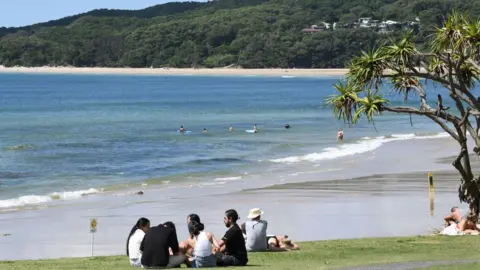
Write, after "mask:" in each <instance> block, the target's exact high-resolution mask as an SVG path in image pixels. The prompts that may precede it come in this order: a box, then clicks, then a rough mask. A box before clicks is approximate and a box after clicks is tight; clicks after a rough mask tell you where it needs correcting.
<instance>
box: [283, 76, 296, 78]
mask: <svg viewBox="0 0 480 270" xmlns="http://www.w3.org/2000/svg"><path fill="white" fill-rule="evenodd" d="M282 78H284V79H290V78H295V76H282Z"/></svg>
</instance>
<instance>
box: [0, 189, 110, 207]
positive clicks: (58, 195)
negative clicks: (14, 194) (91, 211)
mask: <svg viewBox="0 0 480 270" xmlns="http://www.w3.org/2000/svg"><path fill="white" fill-rule="evenodd" d="M100 192H101V191H99V190H97V189H94V188H91V189H88V190H77V191H64V192H54V193H51V194H49V195H44V196H42V195H26V196H21V197H18V198H14V199H8V200H0V209H2V208H12V207H21V206H26V205H35V204H44V203H49V202H52V201H54V200H73V199H78V198H80V197H82V196H85V195H89V194H95V193H100Z"/></svg>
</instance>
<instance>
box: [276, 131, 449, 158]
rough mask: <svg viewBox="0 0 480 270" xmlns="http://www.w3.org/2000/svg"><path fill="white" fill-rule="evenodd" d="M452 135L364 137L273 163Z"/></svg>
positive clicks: (341, 153) (357, 152)
mask: <svg viewBox="0 0 480 270" xmlns="http://www.w3.org/2000/svg"><path fill="white" fill-rule="evenodd" d="M449 136H450V135H449V134H448V133H439V134H435V135H425V136H422V135H416V134H413V133H411V134H392V135H391V136H389V137H385V136H380V137H376V138H369V137H364V138H362V139H361V140H360V141H358V142H356V143H350V144H343V145H340V146H337V147H327V148H325V149H323V151H322V152H320V153H311V154H307V155H303V156H290V157H286V158H279V159H271V160H270V161H271V162H275V163H296V162H302V161H310V162H315V161H320V160H330V159H337V158H341V157H346V156H352V155H357V154H362V153H366V152H370V151H373V150H375V149H377V148H379V147H380V146H382V145H383V144H385V143H388V142H393V141H404V140H423V139H438V138H447V137H449Z"/></svg>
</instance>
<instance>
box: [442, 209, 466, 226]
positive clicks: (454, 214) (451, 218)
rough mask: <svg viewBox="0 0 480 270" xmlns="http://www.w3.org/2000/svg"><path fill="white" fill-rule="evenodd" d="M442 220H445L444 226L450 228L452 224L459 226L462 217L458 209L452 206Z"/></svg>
mask: <svg viewBox="0 0 480 270" xmlns="http://www.w3.org/2000/svg"><path fill="white" fill-rule="evenodd" d="M443 220H445V226H450V225H452V224H459V223H460V221H461V220H462V215H461V213H460V209H458V207H456V206H454V207H452V209H451V210H450V214H448V215H446V216H445V217H444V218H443Z"/></svg>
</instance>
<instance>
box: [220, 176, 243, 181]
mask: <svg viewBox="0 0 480 270" xmlns="http://www.w3.org/2000/svg"><path fill="white" fill-rule="evenodd" d="M240 179H242V177H241V176H235V177H223V178H222V177H220V178H215V179H213V180H215V181H235V180H240Z"/></svg>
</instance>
